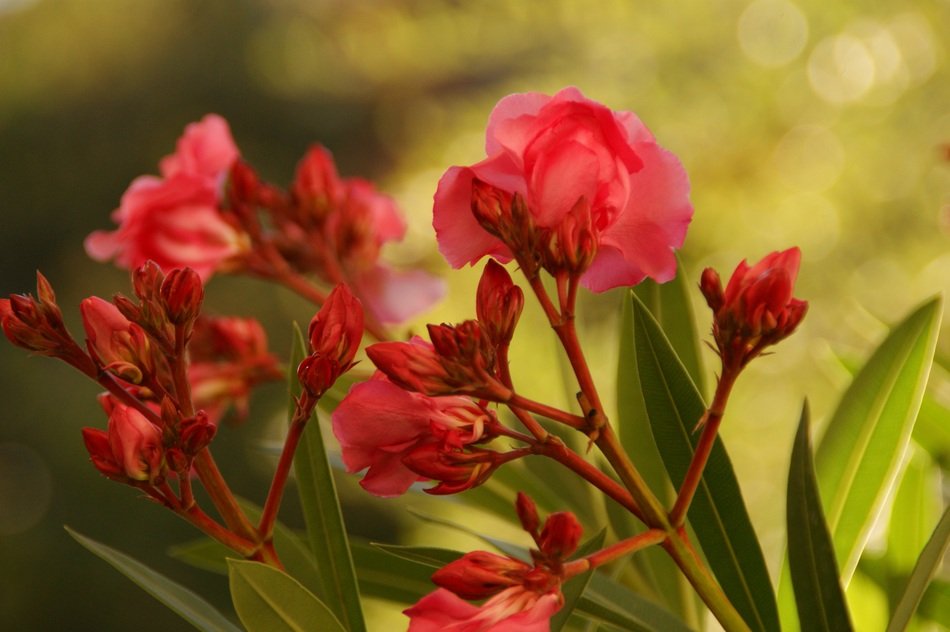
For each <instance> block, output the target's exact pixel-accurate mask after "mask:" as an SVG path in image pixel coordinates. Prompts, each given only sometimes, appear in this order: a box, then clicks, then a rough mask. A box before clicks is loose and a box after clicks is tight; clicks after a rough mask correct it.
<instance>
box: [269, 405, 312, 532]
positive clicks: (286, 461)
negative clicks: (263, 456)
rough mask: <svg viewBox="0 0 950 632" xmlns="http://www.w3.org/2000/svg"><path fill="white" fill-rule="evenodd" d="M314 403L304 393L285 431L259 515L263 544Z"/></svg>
mask: <svg viewBox="0 0 950 632" xmlns="http://www.w3.org/2000/svg"><path fill="white" fill-rule="evenodd" d="M316 403H317V400H316V399H314V398H311V397H310V396H309V395H308V394H307V393H304V394H303V395H302V397H301V399H300V401H299V402H298V403H297V407H296V409H295V410H294V416H293V418H292V419H291V421H290V428H288V430H287V438H286V439H285V440H284V449H283V450H282V451H281V453H280V460H279V461H278V462H277V469H276V470H275V471H274V478H273V480H272V481H271V486H270V491H268V492H267V500H266V501H265V502H264V510H263V512H262V513H261V521H260V525H259V526H258V528H257V530H258V532H259V533H260V535H261V538H262V539H263V541H264V542H269V541H270V540H271V537H272V536H273V534H274V524H275V522H276V521H277V512H278V510H279V509H280V502H281V500H282V499H283V496H284V487H286V485H287V478H288V476H289V475H290V466H291V465H292V464H293V461H294V453H295V452H296V451H297V445H298V444H299V443H300V438H301V437H302V436H303V431H304V429H305V428H306V427H307V421H308V420H309V419H310V415H311V414H312V412H313V407H314V406H315V405H316Z"/></svg>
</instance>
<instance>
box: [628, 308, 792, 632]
mask: <svg viewBox="0 0 950 632" xmlns="http://www.w3.org/2000/svg"><path fill="white" fill-rule="evenodd" d="M632 300H633V317H634V319H633V320H634V341H635V345H636V351H637V371H638V373H639V375H640V384H641V388H642V389H643V398H644V402H645V404H646V409H647V413H648V415H649V418H650V426H651V428H652V430H653V436H654V438H655V439H656V444H657V447H658V448H659V450H660V455H661V456H662V457H663V462H664V464H665V465H666V469H667V471H668V472H669V474H670V478H671V479H672V480H673V482H674V484H675V485H676V486H679V485H680V484H682V481H683V479H684V478H685V476H686V471H687V470H688V468H689V464H690V461H691V460H692V456H693V452H694V450H695V442H696V441H697V440H698V438H699V435H698V434H695V433H693V428H694V426H695V425H696V422H697V421H698V420H699V419H700V417H701V416H702V414H703V412H704V411H705V409H706V406H705V404H704V403H703V399H702V397H701V396H700V394H699V392H698V391H697V389H696V386H695V384H693V381H692V380H691V379H690V377H689V374H688V373H687V371H686V369H685V368H684V367H683V364H682V362H680V360H679V359H678V358H677V357H676V353H675V351H674V350H673V348H672V346H671V345H670V343H669V341H668V340H667V339H666V336H664V335H663V332H662V331H661V330H660V326H659V324H658V323H657V322H656V320H655V319H654V318H653V317H652V316H651V315H650V313H649V311H648V310H647V308H646V307H645V306H644V305H643V303H642V302H640V300H639V299H637V298H636V297H635V296H633V297H632ZM689 520H690V523H691V525H692V527H693V529H695V531H696V537H697V538H698V540H699V543H700V545H701V546H702V549H703V552H704V553H705V555H706V559H707V560H708V562H709V566H710V569H711V570H712V572H713V573H714V574H715V576H716V578H717V579H718V580H719V584H720V585H721V586H722V589H723V591H724V592H725V593H726V596H728V597H729V600H730V601H731V602H732V604H733V605H734V606H735V607H736V610H738V611H739V613H740V614H741V615H742V617H743V618H744V619H745V621H746V623H747V624H748V625H749V626H750V627H751V628H752V629H753V630H767V631H770V632H771V631H774V630H778V629H779V622H778V611H777V608H776V605H775V595H774V594H773V592H772V585H771V582H770V581H769V574H768V569H767V567H766V565H765V559H764V557H763V556H762V549H761V547H760V545H759V541H758V538H757V537H756V535H755V531H754V530H753V528H752V524H751V522H750V521H749V515H748V512H747V511H746V508H745V503H744V501H743V500H742V493H741V491H740V489H739V483H738V482H737V481H736V476H735V473H734V472H733V469H732V464H731V462H730V461H729V456H728V455H727V454H726V449H725V447H724V446H723V444H722V441H721V440H720V439H718V438H717V439H716V442H715V445H714V446H713V449H712V453H711V454H710V456H709V461H708V462H707V465H706V471H705V474H704V475H703V478H702V481H701V482H700V485H699V488H698V489H697V491H696V496H695V497H694V500H693V503H692V505H691V506H690V509H689Z"/></svg>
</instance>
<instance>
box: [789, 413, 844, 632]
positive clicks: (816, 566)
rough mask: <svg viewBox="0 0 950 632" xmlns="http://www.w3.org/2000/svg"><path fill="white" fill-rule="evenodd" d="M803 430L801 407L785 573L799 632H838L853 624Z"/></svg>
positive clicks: (805, 420)
mask: <svg viewBox="0 0 950 632" xmlns="http://www.w3.org/2000/svg"><path fill="white" fill-rule="evenodd" d="M808 432H809V422H808V404H807V403H806V404H805V407H804V408H803V409H802V418H801V422H800V423H799V425H798V434H797V435H796V436H795V444H794V447H793V448H792V461H791V465H790V466H789V471H788V495H787V497H786V505H785V519H786V525H787V531H788V559H789V569H790V571H791V575H792V584H793V586H794V589H795V600H796V605H797V607H798V620H799V621H800V622H801V627H802V629H803V630H815V631H816V632H819V631H821V630H826V631H827V632H842V631H845V630H851V629H853V626H852V625H851V618H850V616H849V615H848V606H847V603H846V602H845V597H844V592H843V591H842V590H841V582H840V580H839V579H838V566H837V564H835V549H834V544H833V543H832V541H831V534H830V533H829V532H828V525H827V524H825V516H824V514H823V513H822V509H821V498H820V497H819V495H818V481H817V480H815V465H814V462H813V461H812V454H811V440H810V439H809V436H808Z"/></svg>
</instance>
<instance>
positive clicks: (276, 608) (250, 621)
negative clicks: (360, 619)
mask: <svg viewBox="0 0 950 632" xmlns="http://www.w3.org/2000/svg"><path fill="white" fill-rule="evenodd" d="M228 575H229V577H230V584H231V600H232V601H233V602H234V609H235V610H237V613H238V617H239V618H240V619H241V623H243V624H244V627H246V628H247V630H248V632H312V631H314V630H320V631H321V632H344V630H345V628H344V627H343V625H342V624H341V623H340V621H339V620H338V619H337V618H336V617H335V616H334V615H333V612H332V611H331V610H330V608H328V607H327V606H326V604H324V603H323V602H321V601H320V600H319V599H317V598H316V597H314V596H313V593H311V592H310V591H309V590H307V589H306V588H304V587H303V586H302V585H301V584H300V582H298V581H297V580H295V579H294V578H293V577H291V576H290V575H288V574H287V573H284V572H283V571H279V570H277V569H276V568H273V567H271V566H267V565H266V564H261V563H259V562H250V561H244V560H231V559H229V560H228Z"/></svg>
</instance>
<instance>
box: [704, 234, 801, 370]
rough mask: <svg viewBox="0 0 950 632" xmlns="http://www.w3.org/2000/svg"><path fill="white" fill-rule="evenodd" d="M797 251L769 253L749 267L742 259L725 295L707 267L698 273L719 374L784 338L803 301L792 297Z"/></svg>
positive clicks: (795, 321)
mask: <svg viewBox="0 0 950 632" xmlns="http://www.w3.org/2000/svg"><path fill="white" fill-rule="evenodd" d="M800 261H801V251H800V250H799V249H798V248H790V249H788V250H785V251H783V252H773V253H771V254H769V255H767V256H766V257H764V258H763V259H762V260H761V261H759V262H758V263H757V264H755V265H754V266H751V267H750V266H749V265H748V264H747V263H746V262H745V261H744V260H743V261H742V262H741V263H740V264H739V265H738V266H737V267H736V270H735V272H733V273H732V277H731V278H730V279H729V283H728V284H727V285H726V289H725V291H723V288H722V282H721V281H720V279H719V275H718V274H717V273H716V271H715V270H713V269H712V268H706V269H705V270H704V271H703V275H702V279H701V281H700V289H701V290H702V293H703V296H704V297H705V298H706V303H707V304H708V305H709V307H710V309H712V311H713V338H714V339H715V341H716V346H717V348H718V350H719V355H720V357H721V359H722V364H723V367H724V370H727V369H728V370H732V371H736V370H739V369H741V368H742V367H744V366H745V365H746V364H747V363H748V362H749V361H750V360H752V358H754V357H756V356H757V355H759V354H760V353H761V352H762V351H763V350H764V349H765V348H766V347H768V346H770V345H773V344H775V343H777V342H779V341H780V340H782V339H783V338H786V337H787V336H789V335H790V334H791V333H792V332H793V331H795V328H796V327H798V324H799V323H800V322H801V321H802V318H804V316H805V312H806V311H807V310H808V303H807V302H806V301H802V300H799V299H797V298H793V297H792V290H793V289H794V285H795V277H796V276H798V266H799V263H800Z"/></svg>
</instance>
